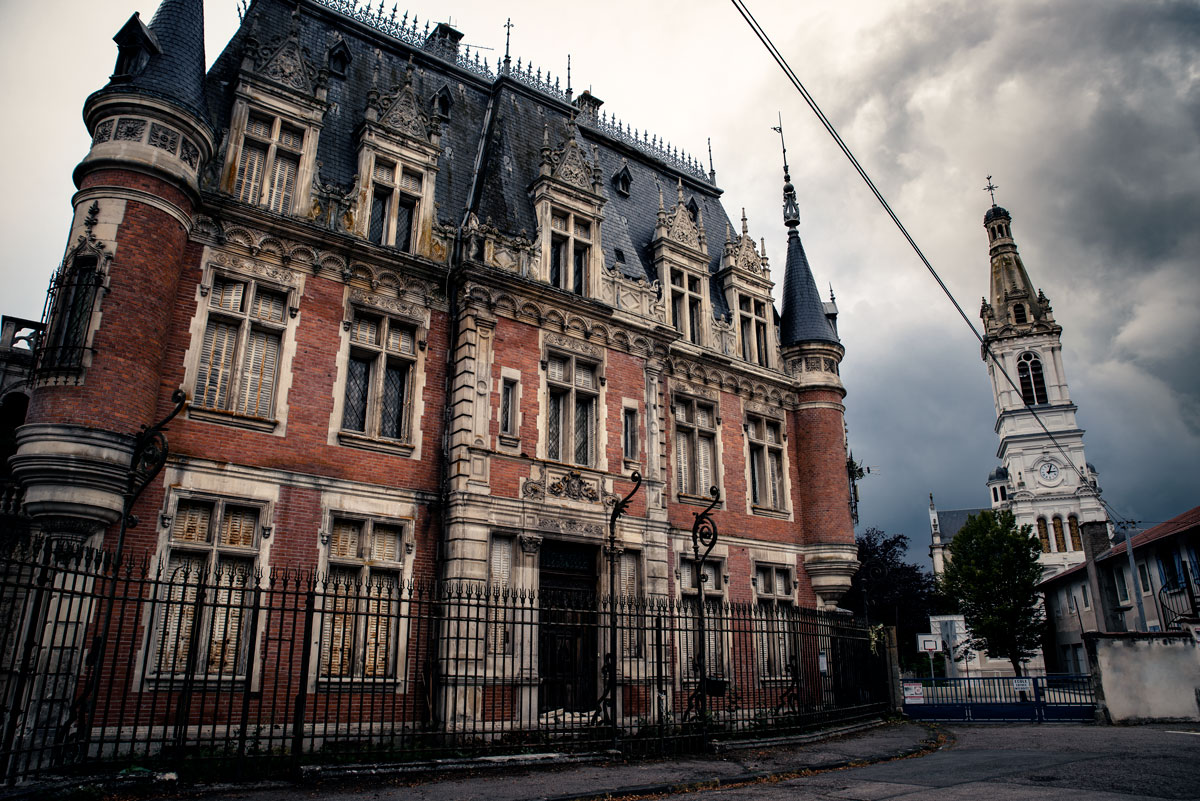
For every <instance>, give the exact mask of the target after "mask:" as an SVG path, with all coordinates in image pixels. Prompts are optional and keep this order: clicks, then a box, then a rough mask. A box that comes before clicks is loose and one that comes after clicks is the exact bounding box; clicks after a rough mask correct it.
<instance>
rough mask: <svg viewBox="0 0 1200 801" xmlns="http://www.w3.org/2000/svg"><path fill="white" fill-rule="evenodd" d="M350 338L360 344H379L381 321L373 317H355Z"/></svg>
mask: <svg viewBox="0 0 1200 801" xmlns="http://www.w3.org/2000/svg"><path fill="white" fill-rule="evenodd" d="M350 338H351V339H352V340H353V341H354V342H357V343H358V344H360V345H378V344H379V321H378V320H375V319H373V318H371V317H355V318H354V327H353V328H352V329H351V335H350Z"/></svg>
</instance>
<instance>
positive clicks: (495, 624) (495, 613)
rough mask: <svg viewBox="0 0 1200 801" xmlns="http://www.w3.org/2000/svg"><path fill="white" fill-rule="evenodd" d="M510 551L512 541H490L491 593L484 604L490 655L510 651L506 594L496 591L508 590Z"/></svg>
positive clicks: (510, 563)
mask: <svg viewBox="0 0 1200 801" xmlns="http://www.w3.org/2000/svg"><path fill="white" fill-rule="evenodd" d="M512 549H513V541H512V540H511V539H509V538H507V537H496V538H494V539H493V540H492V553H491V565H490V567H489V569H488V583H489V584H490V586H491V589H492V592H490V593H488V595H487V598H486V599H485V603H486V604H487V605H488V606H487V619H488V630H487V650H488V653H490V654H502V653H508V652H509V651H510V650H511V649H512V644H511V642H510V639H511V638H510V636H509V626H508V621H507V614H506V609H505V604H507V603H509V599H508V598H507V593H503V592H501V593H500V594H499V597H497V593H496V591H497V590H505V589H507V588H508V586H509V583H510V582H511V580H512V575H511V574H512Z"/></svg>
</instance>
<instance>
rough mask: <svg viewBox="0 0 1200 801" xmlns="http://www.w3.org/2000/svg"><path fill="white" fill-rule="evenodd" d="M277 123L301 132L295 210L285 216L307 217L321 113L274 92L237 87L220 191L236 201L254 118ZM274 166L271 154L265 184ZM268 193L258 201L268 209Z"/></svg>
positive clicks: (267, 162)
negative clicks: (264, 118) (265, 118)
mask: <svg viewBox="0 0 1200 801" xmlns="http://www.w3.org/2000/svg"><path fill="white" fill-rule="evenodd" d="M252 113H253V114H257V115H261V116H264V117H268V116H269V117H273V118H275V119H276V125H279V124H282V123H286V124H288V125H291V126H293V127H295V128H299V129H300V130H301V131H302V136H303V145H302V150H301V153H300V159H299V165H298V168H297V171H296V188H295V191H294V193H293V195H292V207H291V209H290V210H286V211H285V212H284V213H285V214H291V215H295V216H304V215H306V214H307V213H308V210H309V206H310V204H311V198H310V188H311V187H312V184H313V174H314V172H315V170H316V159H317V140H318V138H319V137H320V133H321V117H322V112H321V111H320V110H319V109H317V108H316V107H314V108H312V109H304V108H301V107H300V106H298V105H297V104H295V103H291V102H288V101H286V100H283V99H282V98H280V97H279V96H278V95H277V94H276V93H274V92H267V91H265V90H261V89H258V88H256V87H251V86H247V85H246V84H245V83H243V84H242V85H240V86H239V87H238V91H237V96H236V98H235V99H234V103H233V110H232V112H231V113H230V120H229V133H228V134H227V136H228V138H227V140H226V141H227V143H228V150H227V152H226V154H225V165H224V171H223V173H222V176H223V178H222V181H221V191H223V192H225V193H226V194H228V195H232V196H234V197H236V196H237V195H236V193H235V188H236V186H237V173H238V165H239V164H240V163H241V157H242V148H243V146H244V144H245V141H246V128H247V125H248V123H249V120H250V115H251V114H252ZM271 163H272V159H271V155H270V153H268V157H267V161H266V164H265V166H264V170H263V175H264V180H265V177H266V176H267V174H268V173H269V169H270V166H271ZM266 203H267V197H266V193H265V192H264V193H263V196H262V197H260V198H259V200H258V203H257V205H259V206H262V207H264V208H266Z"/></svg>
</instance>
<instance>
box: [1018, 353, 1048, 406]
mask: <svg viewBox="0 0 1200 801" xmlns="http://www.w3.org/2000/svg"><path fill="white" fill-rule="evenodd" d="M1017 377H1018V378H1019V379H1020V382H1021V399H1022V400H1023V401H1025V405H1026V406H1036V405H1038V404H1041V403H1045V402H1046V378H1045V376H1043V375H1042V360H1041V359H1039V358H1038V357H1037V355H1036V354H1033V353H1029V352H1028V351H1027V352H1025V353H1022V354H1021V355H1020V357H1019V358H1018V359H1017Z"/></svg>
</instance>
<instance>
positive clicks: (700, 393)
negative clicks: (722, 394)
mask: <svg viewBox="0 0 1200 801" xmlns="http://www.w3.org/2000/svg"><path fill="white" fill-rule="evenodd" d="M671 384H672V386H673V387H674V389H675V390H676V391H677V392H683V393H685V394H688V395H695V396H696V397H698V398H707V399H709V400H716V399H717V393H715V392H713V391H712V390H711V389H709V388H708V387H701V386H697V385H696V384H689V383H688V382H687V381H680V380H678V379H676V380H674V381H672V382H671Z"/></svg>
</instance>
